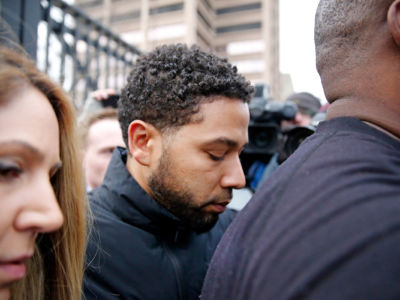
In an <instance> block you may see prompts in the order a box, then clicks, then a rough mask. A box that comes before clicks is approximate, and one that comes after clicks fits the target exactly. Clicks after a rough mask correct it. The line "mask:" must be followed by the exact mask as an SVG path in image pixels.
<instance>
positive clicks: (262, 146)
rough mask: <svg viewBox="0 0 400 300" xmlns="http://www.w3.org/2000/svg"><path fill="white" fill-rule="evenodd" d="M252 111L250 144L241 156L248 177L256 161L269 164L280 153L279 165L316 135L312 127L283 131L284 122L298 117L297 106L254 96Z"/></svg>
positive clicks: (249, 128) (249, 129) (251, 105)
mask: <svg viewBox="0 0 400 300" xmlns="http://www.w3.org/2000/svg"><path fill="white" fill-rule="evenodd" d="M249 108H250V122H249V127H248V134H249V143H248V144H247V145H246V147H245V148H244V150H243V152H242V154H241V162H242V166H243V170H244V172H245V174H247V172H248V170H249V168H250V167H251V165H252V164H253V163H254V162H255V161H258V162H261V163H265V164H267V163H268V162H269V161H270V159H271V157H272V156H273V155H274V154H275V153H278V162H279V163H282V162H283V161H284V160H285V159H287V158H288V157H289V156H290V155H291V154H292V153H293V152H294V150H296V149H297V147H298V146H299V145H300V143H301V142H302V141H303V140H304V139H305V138H306V137H308V136H309V135H311V134H312V133H313V132H314V129H313V128H312V127H311V126H310V127H298V126H293V127H291V128H286V129H282V127H281V122H282V121H283V120H294V118H295V117H296V113H297V110H298V108H297V105H296V104H295V103H292V102H289V101H286V102H278V101H273V100H268V99H267V98H265V97H254V98H253V99H252V101H251V102H250V107H249Z"/></svg>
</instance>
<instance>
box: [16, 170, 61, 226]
mask: <svg viewBox="0 0 400 300" xmlns="http://www.w3.org/2000/svg"><path fill="white" fill-rule="evenodd" d="M43 177H45V178H43V179H41V180H39V179H37V180H34V182H32V184H31V185H30V186H27V187H26V192H25V193H23V194H24V197H25V199H24V205H23V208H22V209H21V210H20V212H19V214H18V216H17V218H16V220H15V227H16V229H17V230H20V231H25V230H33V231H36V232H42V233H45V232H52V231H55V230H57V229H59V228H60V227H61V226H62V224H63V222H64V217H63V214H62V212H61V209H60V206H59V205H58V201H57V198H56V195H55V193H54V189H53V187H52V184H51V182H50V179H49V178H48V177H47V176H43Z"/></svg>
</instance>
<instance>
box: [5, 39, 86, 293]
mask: <svg viewBox="0 0 400 300" xmlns="http://www.w3.org/2000/svg"><path fill="white" fill-rule="evenodd" d="M24 86H25V87H26V86H33V87H36V88H37V89H39V90H40V91H41V92H42V93H43V94H44V95H45V96H46V97H47V98H48V99H49V102H50V103H51V105H52V107H53V109H54V111H55V113H56V116H57V119H58V126H59V132H60V158H61V161H62V168H61V169H60V170H59V171H58V173H57V174H56V175H55V177H54V179H52V183H53V187H54V191H55V194H56V196H57V199H58V202H59V205H60V208H61V211H62V212H63V215H64V224H63V226H62V227H61V228H60V229H59V230H58V231H56V232H52V233H47V234H41V235H39V237H38V239H37V242H36V251H35V255H34V257H33V258H32V259H31V260H30V261H29V263H28V265H27V276H26V278H25V279H23V280H21V281H19V282H17V283H15V284H14V286H13V287H12V291H11V297H12V299H18V300H20V299H26V300H28V299H30V300H31V299H33V300H36V299H37V300H42V299H46V300H51V299H54V300H75V299H81V298H82V277H83V269H84V254H85V247H86V218H85V216H86V211H85V207H86V200H85V186H84V179H83V173H82V170H81V168H82V164H81V158H80V152H79V145H78V140H77V135H76V116H75V111H74V108H73V106H72V104H71V101H70V99H69V98H68V97H67V95H66V94H65V92H64V91H63V90H62V88H61V87H59V86H58V85H57V84H55V83H53V82H52V81H51V79H50V78H49V77H48V76H47V75H45V74H44V73H42V72H40V71H39V70H38V69H37V68H36V66H35V64H34V63H33V62H32V61H31V60H30V59H29V58H28V57H27V56H26V55H25V54H23V53H17V52H16V51H15V50H10V49H8V48H5V47H0V103H1V101H2V100H3V99H4V98H3V97H5V96H6V95H12V93H13V92H15V91H16V90H17V89H21V88H24ZM17 117H18V116H16V118H17Z"/></svg>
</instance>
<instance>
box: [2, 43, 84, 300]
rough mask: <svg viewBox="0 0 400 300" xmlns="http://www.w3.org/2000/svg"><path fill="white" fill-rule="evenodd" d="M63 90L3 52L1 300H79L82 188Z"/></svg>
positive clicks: (71, 121)
mask: <svg viewBox="0 0 400 300" xmlns="http://www.w3.org/2000/svg"><path fill="white" fill-rule="evenodd" d="M75 119H76V118H75V113H74V108H73V107H72V105H71V101H70V100H69V99H68V97H67V96H66V94H65V93H64V92H63V90H62V89H61V87H59V86H58V85H56V84H54V83H53V82H52V81H51V80H50V79H49V78H48V76H47V75H45V74H43V73H42V72H40V71H39V70H38V69H37V68H36V67H35V65H34V63H33V62H32V61H31V60H30V59H29V58H27V56H25V55H24V54H22V53H17V52H16V51H15V50H11V49H8V48H5V47H0V299H1V300H3V299H34V300H36V299H38V300H39V299H46V300H48V299H54V300H72V299H81V291H82V288H81V286H82V277H83V266H84V253H85V246H86V233H85V232H86V221H85V215H86V212H85V187H84V180H83V175H82V170H81V159H80V154H79V145H77V140H76V134H75V130H76V128H75Z"/></svg>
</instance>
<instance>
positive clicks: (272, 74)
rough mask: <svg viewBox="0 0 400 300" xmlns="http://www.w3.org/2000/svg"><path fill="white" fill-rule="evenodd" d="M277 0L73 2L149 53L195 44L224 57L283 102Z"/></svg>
mask: <svg viewBox="0 0 400 300" xmlns="http://www.w3.org/2000/svg"><path fill="white" fill-rule="evenodd" d="M278 2H279V1H278V0H75V5H76V6H78V7H80V8H81V9H83V10H84V11H85V12H86V13H87V14H89V15H90V16H91V17H92V18H94V19H96V20H98V21H99V22H101V23H103V24H104V25H106V26H107V27H108V28H110V29H111V30H112V31H113V32H115V33H117V34H119V35H120V36H121V37H122V38H123V39H124V40H126V41H127V42H128V43H131V44H133V45H135V46H137V47H138V48H139V49H141V50H142V51H147V50H150V49H152V48H154V47H155V46H158V45H161V44H166V43H177V42H183V43H186V44H188V45H191V44H198V45H199V46H200V47H201V48H203V49H205V50H211V51H213V52H214V53H216V54H217V55H219V56H221V57H227V58H228V59H229V61H230V62H232V63H233V64H234V65H236V66H237V67H238V70H239V72H240V73H242V74H243V75H245V76H246V78H248V79H249V80H251V81H252V82H253V83H265V84H267V85H268V86H269V92H270V97H271V98H272V99H275V100H282V96H283V95H281V91H282V87H281V77H282V76H281V74H280V71H279V4H278Z"/></svg>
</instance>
